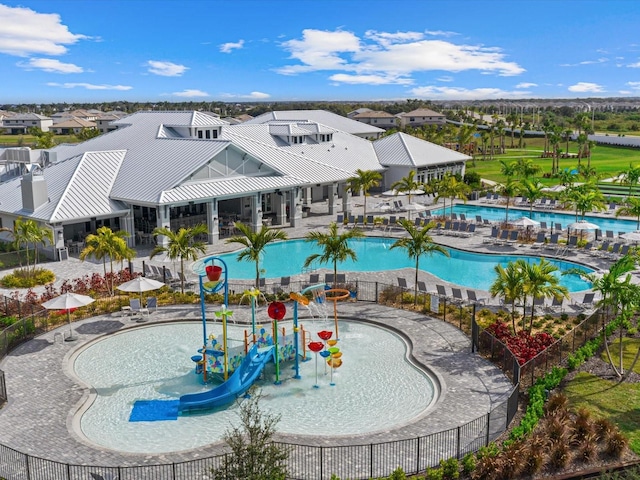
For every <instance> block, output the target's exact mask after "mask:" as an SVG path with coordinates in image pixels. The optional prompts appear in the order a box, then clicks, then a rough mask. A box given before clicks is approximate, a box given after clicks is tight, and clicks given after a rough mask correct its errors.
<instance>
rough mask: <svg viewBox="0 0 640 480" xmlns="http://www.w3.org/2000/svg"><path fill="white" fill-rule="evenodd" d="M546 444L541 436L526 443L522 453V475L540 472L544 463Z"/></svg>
mask: <svg viewBox="0 0 640 480" xmlns="http://www.w3.org/2000/svg"><path fill="white" fill-rule="evenodd" d="M546 448H547V443H546V441H545V440H544V439H543V437H541V436H534V437H532V438H531V439H530V440H528V441H527V443H526V448H525V449H523V452H522V462H523V465H522V473H524V474H525V475H533V474H535V473H537V472H539V471H540V469H541V468H542V464H543V462H544V456H545V452H546Z"/></svg>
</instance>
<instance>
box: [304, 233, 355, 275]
mask: <svg viewBox="0 0 640 480" xmlns="http://www.w3.org/2000/svg"><path fill="white" fill-rule="evenodd" d="M359 237H364V233H362V231H361V230H360V229H359V228H352V229H351V230H347V231H345V232H343V233H341V234H339V233H338V225H337V224H336V222H331V224H330V225H329V233H322V232H319V231H313V232H309V233H307V235H306V236H305V238H306V240H307V242H316V243H317V244H318V246H319V247H320V248H321V249H322V253H314V254H312V255H309V256H308V257H307V258H306V260H305V261H304V265H303V267H304V268H307V267H308V266H309V265H311V264H312V263H314V262H319V263H332V264H333V281H334V286H335V282H336V279H337V277H338V262H344V261H346V260H349V259H351V260H352V261H354V262H355V261H356V260H358V257H357V255H356V252H355V250H353V249H352V248H351V247H350V246H349V240H350V239H352V238H359Z"/></svg>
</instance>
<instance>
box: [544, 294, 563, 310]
mask: <svg viewBox="0 0 640 480" xmlns="http://www.w3.org/2000/svg"><path fill="white" fill-rule="evenodd" d="M563 307H564V297H553V301H552V302H551V305H548V306H546V307H545V308H546V310H547V311H549V312H558V311H560V313H562V310H563Z"/></svg>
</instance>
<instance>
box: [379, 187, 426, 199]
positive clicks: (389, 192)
mask: <svg viewBox="0 0 640 480" xmlns="http://www.w3.org/2000/svg"><path fill="white" fill-rule="evenodd" d="M382 195H384V196H385V197H397V196H398V195H424V190H421V189H419V188H418V189H416V190H406V191H402V192H401V191H399V190H396V189H395V188H392V189H391V190H386V191H384V192H382Z"/></svg>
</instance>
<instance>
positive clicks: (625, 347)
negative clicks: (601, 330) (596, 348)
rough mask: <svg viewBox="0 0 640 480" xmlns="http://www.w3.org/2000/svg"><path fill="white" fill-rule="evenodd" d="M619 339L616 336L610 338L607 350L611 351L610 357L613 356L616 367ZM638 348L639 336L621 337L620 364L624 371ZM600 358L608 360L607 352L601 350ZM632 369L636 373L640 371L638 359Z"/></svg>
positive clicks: (618, 361) (639, 346) (639, 345)
mask: <svg viewBox="0 0 640 480" xmlns="http://www.w3.org/2000/svg"><path fill="white" fill-rule="evenodd" d="M619 342H620V340H619V339H618V338H611V343H610V345H609V352H611V357H612V358H613V362H614V364H615V365H616V367H618V368H619V367H620V343H619ZM638 348H640V338H635V337H634V338H630V337H623V338H622V365H623V366H624V369H625V371H627V370H628V369H629V368H630V367H631V364H632V363H633V359H634V358H635V356H636V352H637V351H638ZM600 357H601V358H602V360H604V361H605V362H609V359H608V358H607V352H606V351H604V350H603V351H602V354H601V355H600ZM633 371H634V372H636V373H640V359H638V362H637V363H636V365H635V366H634V367H633Z"/></svg>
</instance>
